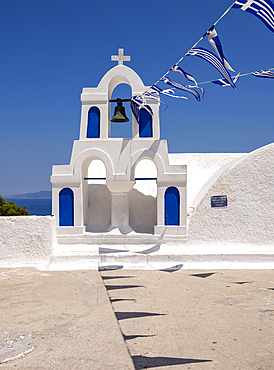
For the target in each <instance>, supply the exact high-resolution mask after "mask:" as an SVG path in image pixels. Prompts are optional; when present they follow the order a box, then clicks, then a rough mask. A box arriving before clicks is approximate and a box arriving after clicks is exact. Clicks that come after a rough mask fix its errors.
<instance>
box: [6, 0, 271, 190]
mask: <svg viewBox="0 0 274 370" xmlns="http://www.w3.org/2000/svg"><path fill="white" fill-rule="evenodd" d="M231 3H232V1H230V0H222V1H219V0H209V1H204V0H196V1H193V0H173V1H172V2H170V1H166V0H162V1H156V0H150V1H144V0H139V1H138V2H133V1H125V0H120V1H119V2H118V3H117V2H115V1H110V0H100V1H91V0H81V1H79V0H77V1H76V0H47V1H45V0H36V1H31V0H9V1H3V2H1V5H0V31H1V32H0V35H1V36H0V48H1V58H0V74H1V79H0V81H1V84H0V105H1V106H0V127H1V146H0V148H1V150H0V171H1V172H0V194H2V195H9V194H16V193H25V192H35V191H39V190H50V188H51V185H50V181H49V177H50V174H51V166H52V165H54V164H67V163H69V160H70V155H71V149H72V143H73V140H77V139H78V136H79V122H80V108H81V104H80V94H81V91H82V88H83V87H95V86H97V84H98V83H99V81H100V79H101V78H102V77H103V75H104V74H105V73H106V72H107V71H108V70H109V69H110V68H112V67H114V66H115V65H116V64H117V63H116V62H111V61H110V56H111V55H112V54H117V51H118V48H124V49H125V54H126V55H130V56H131V62H125V65H128V66H129V67H131V68H133V69H134V70H135V71H136V72H137V73H138V74H139V75H140V77H141V78H142V80H143V82H144V84H145V85H152V84H153V83H154V82H156V81H157V80H158V79H159V78H160V77H161V76H162V75H163V74H164V73H165V72H166V71H167V70H169V68H170V67H171V66H172V65H174V64H175V63H176V62H177V61H178V60H179V59H180V57H181V56H182V55H184V54H185V53H186V52H187V51H188V50H189V49H190V48H191V47H192V45H193V44H194V43H195V42H196V41H197V40H198V39H199V38H200V37H201V36H202V35H203V34H204V33H205V32H206V31H207V30H208V29H209V28H210V27H211V25H212V24H213V23H214V22H215V21H216V20H217V19H218V18H219V16H220V15H221V14H222V13H223V12H224V11H225V10H226V9H227V8H228V7H229V6H230V5H231ZM217 31H218V34H219V37H220V39H221V42H222V45H223V49H224V53H225V56H226V58H227V59H228V61H229V63H230V64H231V65H232V67H233V68H234V69H235V71H236V72H239V71H241V72H242V73H246V72H251V71H255V70H259V69H267V68H272V67H274V48H273V42H274V34H273V32H271V31H270V30H269V29H268V28H267V27H266V26H265V25H264V24H263V23H262V22H261V21H260V20H259V19H258V18H256V17H254V16H253V15H251V14H249V13H246V12H243V11H241V10H236V9H232V10H231V11H230V12H229V13H228V14H227V15H226V16H225V17H224V18H223V19H222V20H221V21H220V22H219V24H218V26H217ZM199 46H202V47H205V48H208V49H209V50H212V51H213V49H212V48H211V46H210V45H209V43H208V41H207V40H206V39H204V40H203V41H202V42H201V43H200V44H199ZM180 66H181V67H182V68H184V69H186V70H187V71H188V72H189V73H191V74H192V75H194V76H195V78H196V80H197V81H199V82H201V81H208V80H213V79H218V78H220V77H221V76H220V75H219V74H218V72H217V71H216V70H215V69H214V68H213V67H211V66H210V65H208V64H207V63H206V62H204V61H202V60H200V59H199V58H195V57H188V58H186V59H184V60H183V62H182V63H181V64H180ZM175 76H176V78H175ZM172 77H173V79H174V78H175V80H177V82H181V83H187V81H186V80H183V77H182V76H181V75H180V74H176V73H175V74H173V76H172ZM203 86H204V88H205V89H206V94H205V100H204V101H203V102H201V103H198V102H197V101H196V100H195V99H194V98H193V97H192V96H190V95H189V99H188V100H182V99H180V100H176V99H171V98H167V99H166V100H167V103H168V105H169V108H168V109H165V106H164V105H163V106H161V138H163V139H167V140H168V145H169V152H173V153H174V152H186V153H189V152H194V153H199V152H250V151H252V150H254V149H256V148H258V147H261V146H263V145H266V144H269V143H271V142H273V139H274V125H273V112H274V104H273V98H274V80H266V79H260V78H256V77H253V76H249V77H243V78H242V79H240V80H239V82H238V84H237V89H236V90H233V89H232V88H230V87H226V88H221V87H219V86H216V85H213V84H206V85H203ZM125 91H127V90H125ZM129 114H130V112H129V111H128V115H129ZM125 129H126V128H123V126H122V125H120V127H119V130H125Z"/></svg>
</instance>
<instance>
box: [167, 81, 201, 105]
mask: <svg viewBox="0 0 274 370" xmlns="http://www.w3.org/2000/svg"><path fill="white" fill-rule="evenodd" d="M160 81H163V82H164V83H165V84H167V85H169V86H172V87H175V88H176V89H179V90H183V91H187V92H189V93H190V94H192V95H194V97H195V98H196V99H197V100H198V101H201V98H200V94H199V93H198V92H197V91H196V90H192V89H189V88H188V87H186V86H184V85H181V84H178V83H177V82H173V81H171V80H170V79H169V78H168V77H162V78H161V79H160Z"/></svg>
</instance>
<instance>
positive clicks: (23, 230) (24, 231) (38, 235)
mask: <svg viewBox="0 0 274 370" xmlns="http://www.w3.org/2000/svg"><path fill="white" fill-rule="evenodd" d="M54 241H55V227H54V217H52V216H17V217H16V216H11V217H2V216H1V217H0V266H1V267H9V266H12V267H14V266H28V265H32V266H33V265H39V264H42V265H46V264H48V263H49V262H50V258H51V255H52V246H53V243H54Z"/></svg>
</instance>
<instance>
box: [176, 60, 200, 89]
mask: <svg viewBox="0 0 274 370" xmlns="http://www.w3.org/2000/svg"><path fill="white" fill-rule="evenodd" d="M171 69H172V71H176V72H180V73H181V74H182V75H183V76H184V77H185V78H187V79H188V80H189V81H191V82H194V83H195V86H198V84H197V82H196V80H195V78H194V77H193V76H192V75H191V74H190V73H187V72H186V71H184V70H183V69H182V68H181V67H178V66H177V65H176V64H175V66H173V67H172V68H171Z"/></svg>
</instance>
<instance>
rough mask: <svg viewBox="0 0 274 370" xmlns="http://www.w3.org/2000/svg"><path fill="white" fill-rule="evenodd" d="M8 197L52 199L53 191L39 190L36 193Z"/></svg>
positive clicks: (7, 197)
mask: <svg viewBox="0 0 274 370" xmlns="http://www.w3.org/2000/svg"><path fill="white" fill-rule="evenodd" d="M5 198H6V199H51V191H46V190H42V191H37V192H36V193H26V194H15V195H6V196H5Z"/></svg>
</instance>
